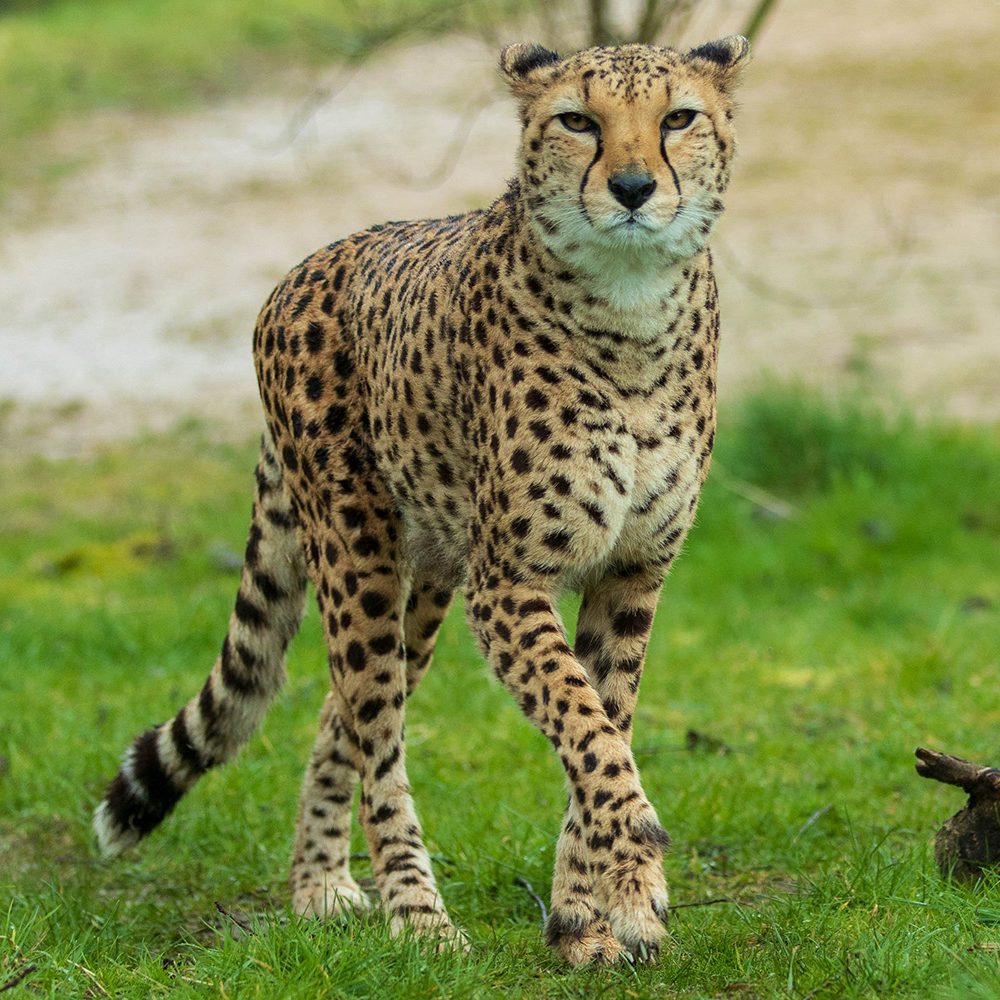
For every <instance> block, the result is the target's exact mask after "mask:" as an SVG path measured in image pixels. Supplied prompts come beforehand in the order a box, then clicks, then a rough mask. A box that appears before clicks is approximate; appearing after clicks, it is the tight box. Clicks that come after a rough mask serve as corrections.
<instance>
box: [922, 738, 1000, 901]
mask: <svg viewBox="0 0 1000 1000" xmlns="http://www.w3.org/2000/svg"><path fill="white" fill-rule="evenodd" d="M916 754H917V773H918V774H919V775H921V776H922V777H924V778H933V779H934V780H935V781H941V782H944V783H945V784H948V785H957V786H958V787H959V788H961V789H962V790H963V791H965V792H966V793H967V794H968V796H969V801H968V802H967V803H966V805H965V808H964V809H960V810H959V811H958V812H957V813H955V815H954V816H952V817H951V819H949V820H948V821H947V822H946V823H945V824H944V826H942V827H941V829H940V830H938V832H937V836H936V837H935V838H934V858H935V860H936V861H937V865H938V869H939V870H940V871H941V874H942V875H943V876H944V877H945V878H953V879H955V880H956V881H957V882H963V883H965V884H972V883H975V882H978V881H979V879H980V878H982V875H983V872H984V871H987V870H991V869H992V870H1000V770H998V769H997V768H995V767H984V766H983V765H982V764H973V763H972V762H971V761H967V760H963V759H962V758H961V757H952V756H951V755H950V754H946V753H939V752H938V751H937V750H927V749H925V748H924V747H917V750H916Z"/></svg>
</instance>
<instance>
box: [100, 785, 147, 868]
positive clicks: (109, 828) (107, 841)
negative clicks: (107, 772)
mask: <svg viewBox="0 0 1000 1000" xmlns="http://www.w3.org/2000/svg"><path fill="white" fill-rule="evenodd" d="M91 825H92V826H93V829H94V834H95V836H96V837H97V847H98V850H100V852H101V856H102V857H104V858H116V857H118V856H119V855H121V854H124V853H125V851H127V850H128V849H129V848H130V847H134V846H135V845H136V844H137V843H138V842H139V841H140V839H141V838H142V834H141V833H139V831H138V830H135V829H132V828H129V827H123V826H121V825H120V824H119V823H118V821H117V820H116V819H115V816H114V813H113V812H112V811H111V809H110V807H109V806H108V800H107V799H104V800H103V801H102V802H101V804H100V805H99V806H98V807H97V808H96V809H95V810H94V818H93V821H92V824H91Z"/></svg>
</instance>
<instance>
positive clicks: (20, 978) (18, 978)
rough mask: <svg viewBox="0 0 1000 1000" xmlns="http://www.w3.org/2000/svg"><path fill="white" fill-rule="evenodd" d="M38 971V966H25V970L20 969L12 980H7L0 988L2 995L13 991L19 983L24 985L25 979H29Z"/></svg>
mask: <svg viewBox="0 0 1000 1000" xmlns="http://www.w3.org/2000/svg"><path fill="white" fill-rule="evenodd" d="M37 971H38V966H37V965H32V964H29V965H25V966H24V967H23V968H21V969H19V970H18V971H17V972H15V973H14V975H13V976H11V977H10V979H8V980H7V982H5V983H4V984H3V985H2V986H0V993H4V992H6V991H7V990H12V989H13V988H14V987H15V986H17V984H18V983H23V982H24V980H25V979H27V978H28V976H30V975H31V974H32V973H33V972H37Z"/></svg>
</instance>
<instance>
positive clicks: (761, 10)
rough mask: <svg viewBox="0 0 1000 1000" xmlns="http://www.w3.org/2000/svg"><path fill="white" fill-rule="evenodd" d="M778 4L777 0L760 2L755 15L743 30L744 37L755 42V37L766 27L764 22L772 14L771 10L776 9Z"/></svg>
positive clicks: (752, 15)
mask: <svg viewBox="0 0 1000 1000" xmlns="http://www.w3.org/2000/svg"><path fill="white" fill-rule="evenodd" d="M776 2H777V0H759V2H758V4H757V6H756V7H755V8H754V11H753V13H752V14H751V15H750V20H749V21H747V23H746V27H745V28H744V29H743V35H744V37H745V38H747V39H749V40H750V41H751V42H752V41H753V40H754V37H755V36H756V35H757V33H758V32H759V31H760V29H761V28H762V27H763V26H764V22H765V21H766V20H767V19H768V16H769V15H770V13H771V8H772V7H774V5H775V3H776Z"/></svg>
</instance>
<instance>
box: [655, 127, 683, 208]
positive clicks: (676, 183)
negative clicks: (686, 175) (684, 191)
mask: <svg viewBox="0 0 1000 1000" xmlns="http://www.w3.org/2000/svg"><path fill="white" fill-rule="evenodd" d="M660 156H662V157H663V162H664V163H665V164H666V165H667V169H668V170H669V171H670V176H671V177H673V179H674V187H675V188H676V189H677V197H678V198H681V197H683V196H682V195H681V182H680V180H679V178H678V177H677V171H676V170H674V165H673V164H672V163H671V162H670V157H669V156H667V137H666V135H665V134H664V133H662V132H661V133H660Z"/></svg>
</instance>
